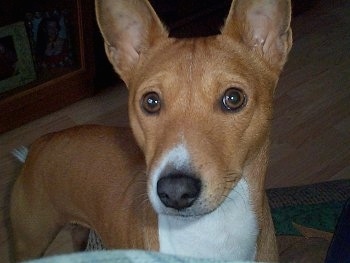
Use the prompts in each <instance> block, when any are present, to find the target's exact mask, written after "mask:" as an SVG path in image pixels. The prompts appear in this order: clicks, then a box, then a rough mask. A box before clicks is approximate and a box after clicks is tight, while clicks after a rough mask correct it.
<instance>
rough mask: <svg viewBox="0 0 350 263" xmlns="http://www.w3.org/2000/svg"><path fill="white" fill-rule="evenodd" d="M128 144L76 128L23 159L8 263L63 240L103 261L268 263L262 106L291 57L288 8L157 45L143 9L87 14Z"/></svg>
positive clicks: (238, 3)
mask: <svg viewBox="0 0 350 263" xmlns="http://www.w3.org/2000/svg"><path fill="white" fill-rule="evenodd" d="M96 14H97V22H98V25H99V27H100V30H101V33H102V35H103V38H104V41H105V50H106V54H107V57H108V59H109V61H110V62H111V64H112V65H113V67H114V69H115V71H116V72H117V73H118V74H119V75H120V77H121V78H122V79H123V81H124V82H125V84H126V86H127V87H128V89H129V102H128V103H129V104H128V106H129V119H130V124H131V130H128V129H118V128H111V127H102V126H83V127H75V128H72V129H68V130H65V131H62V132H58V133H54V134H49V135H46V136H44V137H42V138H41V139H39V140H38V141H36V142H35V143H34V144H33V145H32V146H31V148H30V151H29V154H28V157H27V159H26V162H25V164H24V167H23V170H22V173H21V174H20V176H19V178H18V179H17V181H16V183H15V185H14V188H13V191H12V196H11V204H10V218H11V224H12V228H11V229H12V232H13V241H14V242H13V243H14V251H15V255H16V260H23V259H28V258H35V257H40V256H41V255H42V254H43V252H44V251H45V249H46V248H47V247H48V245H49V244H50V242H51V241H52V240H53V238H54V237H55V235H56V234H57V232H58V231H59V230H60V228H61V227H62V226H63V225H65V224H67V223H77V224H80V225H82V226H84V227H88V228H91V229H94V230H95V231H96V232H97V233H98V234H99V236H100V237H101V239H102V241H103V244H104V245H105V246H106V247H107V248H125V249H146V250H153V251H160V252H163V253H169V254H175V255H179V256H190V257H197V258H214V259H219V260H257V261H277V260H278V253H277V246H276V238H275V235H274V227H273V223H272V219H271V214H270V210H269V205H268V201H267V197H266V195H265V192H264V182H265V176H266V167H267V162H268V149H269V129H270V122H271V118H272V105H273V94H274V90H275V87H276V85H277V81H278V78H279V75H280V73H281V71H282V69H283V66H284V64H285V62H286V60H287V55H288V53H289V50H290V48H291V45H292V33H291V28H290V20H291V6H290V2H289V1H287V0H234V1H233V2H232V5H231V8H230V10H229V13H228V17H227V19H226V21H225V24H224V26H223V28H222V30H221V34H219V35H215V36H210V37H205V38H192V39H175V38H170V37H168V31H167V30H166V28H165V27H164V26H163V24H162V23H161V21H160V19H159V18H158V16H157V15H156V13H155V11H154V10H153V8H152V7H151V5H150V4H149V3H148V2H147V1H145V0H135V1H129V0H97V1H96Z"/></svg>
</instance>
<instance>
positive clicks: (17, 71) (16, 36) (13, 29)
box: [0, 22, 36, 93]
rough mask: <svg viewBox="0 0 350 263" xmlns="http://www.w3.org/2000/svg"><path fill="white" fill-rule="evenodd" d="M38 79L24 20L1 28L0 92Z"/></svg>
mask: <svg viewBox="0 0 350 263" xmlns="http://www.w3.org/2000/svg"><path fill="white" fill-rule="evenodd" d="M35 79H36V74H35V68H34V63H33V58H32V54H31V49H30V45H29V41H28V37H27V33H26V29H25V26H24V23H23V22H18V23H15V24H11V25H6V26H4V27H1V28H0V93H3V92H5V91H8V90H10V89H14V88H16V87H19V86H22V85H25V84H27V83H29V82H31V81H33V80H35Z"/></svg>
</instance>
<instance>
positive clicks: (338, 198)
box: [267, 180, 350, 236]
mask: <svg viewBox="0 0 350 263" xmlns="http://www.w3.org/2000/svg"><path fill="white" fill-rule="evenodd" d="M267 195H268V198H269V203H270V206H271V213H272V218H273V221H274V225H275V230H276V234H277V235H293V236H298V235H301V234H300V233H299V232H298V230H297V229H295V228H294V227H293V224H292V223H296V224H298V225H302V226H305V227H310V228H314V229H318V230H322V231H326V232H331V233H333V231H334V229H335V226H336V224H337V220H338V217H339V216H340V213H341V211H342V209H343V206H344V205H345V202H346V200H347V199H349V198H350V180H338V181H330V182H324V183H318V184H312V185H306V186H296V187H286V188H275V189H268V190H267Z"/></svg>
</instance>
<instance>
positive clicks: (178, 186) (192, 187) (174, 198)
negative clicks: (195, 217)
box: [157, 174, 201, 210]
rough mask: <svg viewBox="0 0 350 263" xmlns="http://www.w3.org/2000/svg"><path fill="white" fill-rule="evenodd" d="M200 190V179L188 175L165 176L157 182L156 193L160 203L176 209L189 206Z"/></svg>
mask: <svg viewBox="0 0 350 263" xmlns="http://www.w3.org/2000/svg"><path fill="white" fill-rule="evenodd" d="M200 191H201V181H200V180H198V179H196V178H194V177H192V176H188V175H182V174H176V175H170V176H165V177H162V178H160V179H159V181H158V183H157V193H158V196H159V198H160V200H161V201H162V203H163V204H164V205H165V206H167V207H171V208H174V209H177V210H181V209H184V208H186V207H190V206H191V205H192V204H193V202H194V201H195V200H196V199H197V198H198V196H199V194H200Z"/></svg>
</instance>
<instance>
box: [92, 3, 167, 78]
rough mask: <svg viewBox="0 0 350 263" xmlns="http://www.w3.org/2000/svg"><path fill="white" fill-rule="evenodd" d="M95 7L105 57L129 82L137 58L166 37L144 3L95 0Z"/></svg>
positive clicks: (153, 14)
mask: <svg viewBox="0 0 350 263" xmlns="http://www.w3.org/2000/svg"><path fill="white" fill-rule="evenodd" d="M95 4H96V16H97V22H98V25H99V27H100V30H101V33H102V35H103V38H104V41H105V49H106V54H107V57H108V59H109V60H110V62H111V63H112V65H113V67H114V69H115V71H116V72H117V73H119V75H120V76H121V78H122V79H123V80H124V81H125V82H128V80H129V79H130V77H131V75H132V74H133V69H134V67H135V65H136V64H137V63H138V61H139V57H140V54H141V53H142V52H145V51H147V49H149V48H150V47H151V46H152V45H153V44H154V43H155V42H156V41H158V40H160V39H161V38H167V37H168V33H167V31H166V29H165V28H164V26H163V24H162V23H161V21H160V19H159V18H158V16H157V15H156V13H155V11H154V10H153V8H152V6H151V5H150V4H149V2H148V1H147V0H138V1H136V0H96V1H95Z"/></svg>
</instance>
